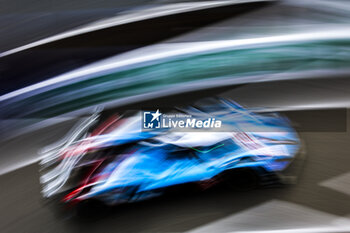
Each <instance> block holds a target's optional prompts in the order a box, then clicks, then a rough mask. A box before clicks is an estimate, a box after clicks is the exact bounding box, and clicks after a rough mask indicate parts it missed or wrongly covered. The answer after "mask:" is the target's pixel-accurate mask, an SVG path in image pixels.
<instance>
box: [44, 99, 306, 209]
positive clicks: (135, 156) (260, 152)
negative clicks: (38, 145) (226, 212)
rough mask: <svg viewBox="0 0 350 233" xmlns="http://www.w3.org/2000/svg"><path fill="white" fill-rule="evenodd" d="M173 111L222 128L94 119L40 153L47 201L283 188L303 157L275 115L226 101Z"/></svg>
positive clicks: (117, 118)
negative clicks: (189, 187) (218, 187)
mask: <svg viewBox="0 0 350 233" xmlns="http://www.w3.org/2000/svg"><path fill="white" fill-rule="evenodd" d="M174 112H175V113H181V114H188V115H191V116H192V117H195V118H196V119H206V118H208V116H211V117H215V119H216V120H221V122H222V127H221V128H220V130H219V131H218V130H215V129H213V128H206V129H199V128H198V127H197V128H196V127H195V128H191V129H186V130H181V129H174V128H158V129H151V130H145V129H143V128H142V119H143V118H142V114H140V113H138V114H135V115H133V116H130V117H123V116H119V115H114V116H112V117H110V118H109V119H107V120H105V121H102V122H101V120H100V119H99V118H100V114H99V113H95V114H93V115H92V116H91V117H89V118H88V119H86V120H85V121H83V122H81V123H80V124H78V125H77V126H76V127H75V128H74V129H72V130H71V132H70V133H69V134H68V135H67V136H66V137H65V138H63V139H62V140H61V141H60V142H57V143H56V144H54V145H51V146H48V147H47V148H45V149H44V150H43V151H42V153H43V158H42V160H41V163H40V164H41V178H40V180H41V183H42V185H43V189H42V194H43V196H44V197H46V198H54V197H56V198H58V199H59V200H60V201H61V202H63V203H66V204H71V205H75V204H77V203H81V202H85V201H91V200H97V201H100V202H103V203H104V204H107V205H115V204H120V203H128V202H135V201H140V200H144V199H148V198H151V197H154V196H158V195H161V194H163V193H164V192H165V191H167V190H169V189H170V188H174V187H178V186H181V185H185V184H193V185H195V186H198V187H199V188H202V189H206V188H209V187H211V186H214V185H215V184H218V183H225V184H228V186H230V187H234V188H237V189H244V190H246V189H251V188H254V187H257V186H259V185H266V184H270V183H271V182H273V183H276V182H277V183H283V182H286V181H287V180H288V179H286V176H285V175H284V174H283V172H284V171H285V170H286V168H287V167H288V166H289V165H290V163H291V162H292V161H293V159H294V158H295V157H296V155H298V153H299V152H300V151H301V143H300V139H299V137H298V135H297V133H296V132H295V131H294V129H293V128H292V127H291V126H290V122H289V121H288V119H286V118H284V117H282V116H280V115H278V114H275V113H270V114H264V115H262V114H257V113H254V112H251V111H248V110H246V109H244V108H243V107H241V106H239V105H238V104H236V103H234V102H231V101H228V100H224V99H215V100H211V101H210V103H206V104H200V105H197V106H189V107H186V108H183V109H177V110H176V111H174ZM174 112H173V113H174ZM98 121H100V122H99V123H98ZM96 125H97V127H96Z"/></svg>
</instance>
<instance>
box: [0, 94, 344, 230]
mask: <svg viewBox="0 0 350 233" xmlns="http://www.w3.org/2000/svg"><path fill="white" fill-rule="evenodd" d="M262 90H263V88H262ZM262 92H263V91H262ZM233 93H235V92H233ZM227 95H231V96H232V93H230V92H229V94H227ZM242 98H243V97H241V99H242ZM303 112H304V114H296V113H295V112H294V113H292V112H289V113H288V112H286V115H289V116H290V117H291V118H292V120H293V122H294V123H296V125H299V126H297V129H298V130H299V131H301V132H300V134H301V136H302V138H303V140H304V141H305V149H306V160H305V163H304V168H303V171H302V173H301V174H300V176H299V178H300V179H299V181H298V183H297V184H295V185H290V186H287V187H276V188H268V189H258V190H253V191H249V192H243V193H242V192H233V191H228V190H225V189H213V190H208V191H206V192H203V193H193V194H190V193H184V194H178V195H177V196H165V197H162V198H157V199H154V200H150V201H145V202H140V203H134V204H129V205H123V206H117V207H114V208H112V209H109V210H108V211H106V213H105V214H102V215H101V214H96V216H95V217H93V218H89V219H77V218H68V216H65V215H61V214H57V212H56V211H55V209H54V208H53V207H52V206H51V205H48V204H47V203H45V202H44V201H43V200H42V198H41V195H40V184H39V173H38V168H39V167H38V165H37V164H36V163H34V164H32V165H29V166H25V167H23V168H20V169H17V170H15V171H12V172H10V173H7V174H3V175H1V176H0V187H1V192H0V200H1V201H0V210H1V211H0V231H1V232H25V233H30V232H35V233H37V232H187V231H193V232H214V231H215V232H227V231H231V232H235V231H254V230H261V229H264V230H276V232H280V230H281V229H289V230H291V231H290V232H294V231H293V229H294V230H297V229H304V228H310V229H315V228H316V231H314V232H320V229H323V230H327V229H328V231H325V232H349V231H350V228H349V227H350V225H349V223H350V184H349V175H350V174H349V172H350V168H349V164H350V156H349V151H350V144H349V141H350V134H349V127H347V125H349V120H350V117H348V116H349V114H348V113H349V112H346V111H345V110H339V111H333V112H332V111H331V113H328V114H326V115H324V114H323V115H322V112H321V113H320V112H317V111H316V112H315V111H314V112H313V111H311V112H308V113H306V114H305V111H303ZM303 112H299V113H303ZM293 114H294V115H293ZM317 119H318V121H319V122H318V123H317V124H318V125H319V126H321V125H324V124H330V123H332V122H334V124H333V125H332V124H330V125H328V127H326V128H322V127H321V128H320V127H318V126H317V124H316V125H314V126H313V127H307V125H309V124H315V122H317ZM323 120H326V121H327V123H324V121H323ZM73 123H74V121H67V122H64V123H61V125H56V126H54V127H51V128H49V129H44V130H40V131H37V132H32V133H30V134H27V135H23V136H21V137H18V138H14V139H12V140H10V141H8V142H7V143H5V144H2V145H1V147H2V149H1V150H2V152H3V153H9V154H8V155H11V153H12V154H13V155H15V154H16V153H17V154H20V155H21V156H22V157H23V156H26V154H28V155H29V154H31V153H32V154H33V156H34V155H36V152H37V151H38V150H39V149H40V147H42V146H44V145H46V144H47V143H50V142H53V141H55V140H57V138H59V137H60V136H62V135H63V134H64V133H65V132H67V130H68V129H69V128H70V127H71V125H72V124H73ZM300 124H301V125H302V126H300ZM305 127H306V128H305ZM332 127H333V128H332ZM317 129H320V130H317ZM11 148H12V149H11ZM336 223H339V224H338V225H336V226H334V225H335V224H336ZM304 232H312V231H304Z"/></svg>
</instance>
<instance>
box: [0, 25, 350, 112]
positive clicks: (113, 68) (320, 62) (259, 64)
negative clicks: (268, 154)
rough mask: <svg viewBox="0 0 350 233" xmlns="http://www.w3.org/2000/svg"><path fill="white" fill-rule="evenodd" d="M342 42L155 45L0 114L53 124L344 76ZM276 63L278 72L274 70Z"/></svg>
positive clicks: (64, 79)
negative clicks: (135, 105)
mask: <svg viewBox="0 0 350 233" xmlns="http://www.w3.org/2000/svg"><path fill="white" fill-rule="evenodd" d="M349 39H350V33H349V32H348V31H346V30H345V28H341V29H339V28H338V29H334V30H328V31H327V32H324V31H319V30H317V31H313V32H309V33H302V34H291V35H282V36H274V37H267V38H254V39H243V40H229V41H216V42H196V43H188V44H185V43H184V44H179V45H160V46H156V47H155V48H154V49H153V51H156V52H155V53H153V54H152V52H150V54H149V53H148V54H147V55H145V56H142V55H141V53H137V52H135V51H134V52H133V57H132V58H129V59H127V60H124V61H121V59H122V58H123V56H121V58H120V59H118V56H117V57H116V58H115V59H116V61H113V60H114V59H108V60H106V62H103V63H98V64H97V65H96V66H90V67H87V69H84V68H82V69H79V70H78V71H76V72H72V73H68V74H65V75H63V76H60V77H57V78H54V79H52V80H49V81H47V82H44V83H40V84H37V85H34V86H32V87H28V88H25V89H24V90H19V91H16V92H15V93H10V94H8V95H5V96H2V97H1V99H2V103H1V109H2V110H3V109H5V108H6V112H4V113H3V114H4V115H5V116H8V117H10V116H16V115H17V116H22V117H23V116H27V117H28V116H29V117H33V116H39V117H53V116H57V115H60V114H63V113H66V112H69V111H74V110H77V109H79V108H82V107H88V106H92V105H96V104H101V103H104V102H107V101H112V100H117V99H119V100H123V99H127V98H130V97H133V96H138V95H142V94H145V93H147V94H148V95H150V93H154V94H156V93H157V92H158V91H159V90H163V89H165V88H168V89H170V90H171V89H173V90H174V91H173V93H181V91H182V90H184V89H186V88H187V89H188V88H189V87H193V89H196V85H197V84H199V83H202V81H203V80H215V82H218V83H221V85H227V84H232V81H233V82H234V81H235V80H236V79H237V80H238V81H237V82H236V83H235V84H242V83H247V82H263V81H271V80H279V79H281V78H280V77H279V76H278V74H284V76H282V75H281V77H285V76H288V75H290V76H291V77H293V76H294V77H295V76H297V78H304V75H303V74H305V73H308V72H310V71H314V72H321V73H322V71H327V72H331V71H333V72H334V73H337V72H340V73H341V72H343V73H346V74H348V73H349V70H348V62H349V61H350V53H349V51H348V44H349ZM320 46H322V50H320ZM159 48H160V49H159ZM159 50H160V51H159ZM140 51H142V52H143V51H144V50H142V49H141V50H140ZM149 51H150V50H149ZM306 51H307V52H306ZM334 54H337V59H334V57H333V56H334ZM247 59H249V61H250V62H249V63H248V62H247ZM281 60H283V61H284V62H283V64H282V63H281V62H279V63H278V61H281ZM218 67H220V69H218ZM268 76H270V77H269V78H267V77H268ZM317 77H318V76H317ZM185 85H186V86H185ZM200 88H203V87H200ZM206 88H210V87H206ZM21 94H23V95H22V96H21ZM11 97H12V98H11ZM14 97H16V98H14ZM9 98H10V99H9ZM5 100H8V101H5ZM14 105H15V106H16V107H15V108H14V107H13V106H14ZM19 106H21V108H20V109H21V110H20V111H19V110H18V107H19ZM26 106H31V107H30V109H29V108H28V107H26Z"/></svg>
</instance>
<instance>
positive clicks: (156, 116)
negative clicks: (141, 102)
mask: <svg viewBox="0 0 350 233" xmlns="http://www.w3.org/2000/svg"><path fill="white" fill-rule="evenodd" d="M161 119H162V113H160V112H159V109H157V111H156V112H154V111H153V112H143V128H144V129H158V128H161Z"/></svg>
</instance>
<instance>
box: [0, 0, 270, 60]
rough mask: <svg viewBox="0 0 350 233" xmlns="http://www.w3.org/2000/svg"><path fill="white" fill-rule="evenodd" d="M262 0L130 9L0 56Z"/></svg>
mask: <svg viewBox="0 0 350 233" xmlns="http://www.w3.org/2000/svg"><path fill="white" fill-rule="evenodd" d="M262 1H273V0H233V1H232V0H227V1H203V2H187V3H186V2H184V3H175V4H168V5H164V6H153V7H149V8H146V9H142V8H141V9H139V10H130V11H127V12H123V14H121V15H118V16H115V17H111V18H108V19H103V20H99V21H97V22H94V23H91V24H89V25H86V26H84V27H80V28H78V29H74V30H71V31H68V32H64V33H61V34H58V35H55V36H52V37H49V38H45V39H42V40H39V41H36V42H33V43H30V44H27V45H24V46H21V47H18V48H14V49H11V50H8V51H5V52H2V53H0V57H4V56H8V55H11V54H13V53H17V52H20V51H23V50H26V49H29V48H33V47H36V46H39V45H43V44H47V43H50V42H53V41H56V40H61V39H64V38H68V37H73V36H76V35H80V34H83V33H87V32H92V31H97V30H101V29H104V28H108V27H115V26H118V25H121V24H127V23H131V22H135V21H141V20H146V19H150V18H155V17H161V16H165V15H170V14H177V13H182V12H187V11H195V10H200V9H205V8H210V7H217V6H225V5H231V4H237V3H240V2H245V3H246V2H262Z"/></svg>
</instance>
